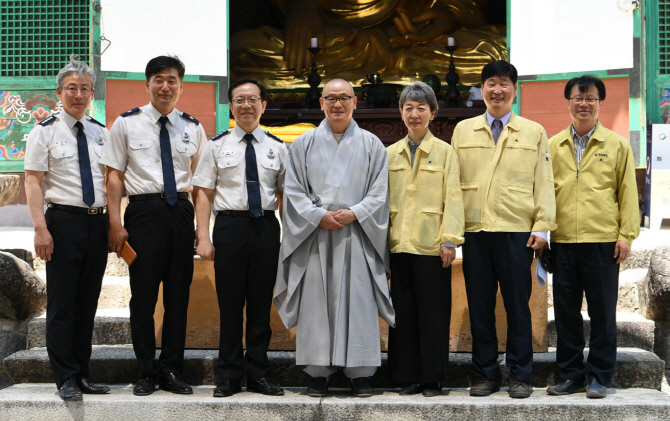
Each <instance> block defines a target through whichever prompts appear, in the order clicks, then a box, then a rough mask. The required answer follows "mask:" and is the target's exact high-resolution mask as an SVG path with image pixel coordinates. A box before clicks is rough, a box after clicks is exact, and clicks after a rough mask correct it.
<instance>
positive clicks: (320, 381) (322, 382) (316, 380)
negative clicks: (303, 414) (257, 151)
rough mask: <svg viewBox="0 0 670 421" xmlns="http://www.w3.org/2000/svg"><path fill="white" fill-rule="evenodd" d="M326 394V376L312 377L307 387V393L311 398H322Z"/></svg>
mask: <svg viewBox="0 0 670 421" xmlns="http://www.w3.org/2000/svg"><path fill="white" fill-rule="evenodd" d="M327 394H328V378H327V377H312V378H311V379H310V380H309V386H308V387H307V395H308V396H311V397H313V398H322V397H324V396H326V395H327Z"/></svg>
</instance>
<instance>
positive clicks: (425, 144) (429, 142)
mask: <svg viewBox="0 0 670 421" xmlns="http://www.w3.org/2000/svg"><path fill="white" fill-rule="evenodd" d="M434 139H435V136H433V134H432V133H431V132H430V130H428V131H427V132H426V135H425V136H424V137H423V139H422V140H421V144H420V145H419V149H421V150H422V151H423V152H425V153H430V150H431V149H432V148H433V143H434ZM400 142H402V145H403V147H402V149H398V153H407V155H408V156H409V135H407V136H405V137H403V138H402V140H400Z"/></svg>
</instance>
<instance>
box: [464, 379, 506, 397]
mask: <svg viewBox="0 0 670 421" xmlns="http://www.w3.org/2000/svg"><path fill="white" fill-rule="evenodd" d="M499 390H500V383H498V381H497V380H489V379H485V378H484V377H477V378H475V384H474V385H472V387H470V396H489V395H490V394H492V393H496V392H498V391H499Z"/></svg>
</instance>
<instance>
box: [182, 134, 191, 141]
mask: <svg viewBox="0 0 670 421" xmlns="http://www.w3.org/2000/svg"><path fill="white" fill-rule="evenodd" d="M181 141H182V142H184V143H189V142H190V141H191V136H189V134H188V133H184V134H183V135H182V136H181Z"/></svg>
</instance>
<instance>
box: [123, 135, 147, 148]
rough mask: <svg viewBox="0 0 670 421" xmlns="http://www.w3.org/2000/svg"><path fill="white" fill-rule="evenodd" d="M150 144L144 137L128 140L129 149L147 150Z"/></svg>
mask: <svg viewBox="0 0 670 421" xmlns="http://www.w3.org/2000/svg"><path fill="white" fill-rule="evenodd" d="M152 143H153V142H152V141H151V139H149V138H146V137H131V138H130V139H128V144H129V145H130V149H147V148H149V147H151V144H152Z"/></svg>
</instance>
